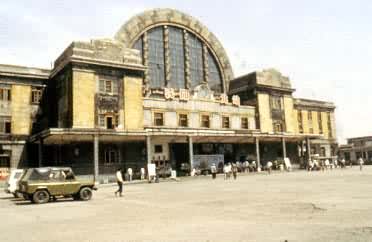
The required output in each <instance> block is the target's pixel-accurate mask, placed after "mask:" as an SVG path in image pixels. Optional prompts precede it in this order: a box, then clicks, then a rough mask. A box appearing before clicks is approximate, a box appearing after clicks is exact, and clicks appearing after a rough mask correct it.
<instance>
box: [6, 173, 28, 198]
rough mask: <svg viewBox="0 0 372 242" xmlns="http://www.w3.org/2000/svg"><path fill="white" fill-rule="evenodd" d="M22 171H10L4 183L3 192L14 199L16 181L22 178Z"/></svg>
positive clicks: (16, 195) (16, 194)
mask: <svg viewBox="0 0 372 242" xmlns="http://www.w3.org/2000/svg"><path fill="white" fill-rule="evenodd" d="M23 172H24V170H23V169H14V170H11V172H10V174H9V177H8V179H7V181H6V182H5V189H4V190H5V192H6V193H11V194H13V196H14V197H16V198H17V197H18V194H19V193H18V192H17V190H18V181H19V179H20V178H21V177H22V175H23Z"/></svg>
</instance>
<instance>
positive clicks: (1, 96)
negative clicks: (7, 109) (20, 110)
mask: <svg viewBox="0 0 372 242" xmlns="http://www.w3.org/2000/svg"><path fill="white" fill-rule="evenodd" d="M5 93H6V95H5ZM0 101H3V102H10V101H12V87H3V86H1V87H0Z"/></svg>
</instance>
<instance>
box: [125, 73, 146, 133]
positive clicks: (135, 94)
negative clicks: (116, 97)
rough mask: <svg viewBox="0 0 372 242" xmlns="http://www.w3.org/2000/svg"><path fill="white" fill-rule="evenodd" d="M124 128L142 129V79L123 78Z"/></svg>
mask: <svg viewBox="0 0 372 242" xmlns="http://www.w3.org/2000/svg"><path fill="white" fill-rule="evenodd" d="M123 95H124V128H125V129H126V130H136V129H143V97H142V78H141V77H133V76H125V77H124V93H123Z"/></svg>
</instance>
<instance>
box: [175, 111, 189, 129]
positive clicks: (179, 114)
mask: <svg viewBox="0 0 372 242" xmlns="http://www.w3.org/2000/svg"><path fill="white" fill-rule="evenodd" d="M181 116H186V125H181V122H182V119H181ZM177 118H178V120H177V122H178V127H183V128H187V127H189V114H188V113H178V114H177Z"/></svg>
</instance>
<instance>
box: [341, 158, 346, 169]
mask: <svg viewBox="0 0 372 242" xmlns="http://www.w3.org/2000/svg"><path fill="white" fill-rule="evenodd" d="M345 166H346V161H345V158H342V160H341V168H345Z"/></svg>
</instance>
